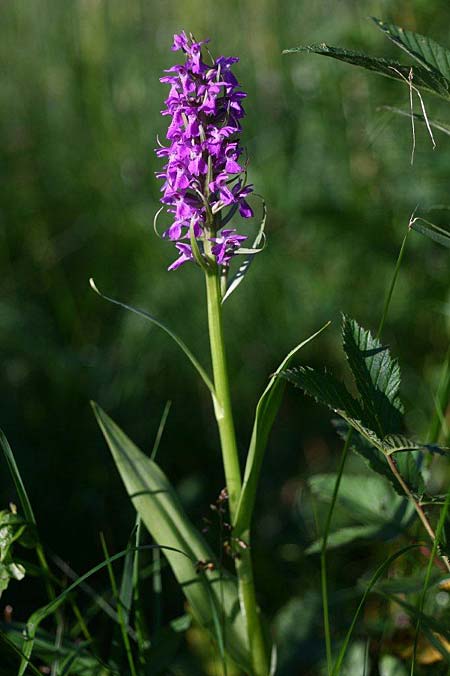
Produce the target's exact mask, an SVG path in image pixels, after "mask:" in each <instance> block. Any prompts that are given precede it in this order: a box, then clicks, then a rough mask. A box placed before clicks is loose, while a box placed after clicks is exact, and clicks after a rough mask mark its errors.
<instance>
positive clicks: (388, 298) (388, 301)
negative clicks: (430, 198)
mask: <svg viewBox="0 0 450 676" xmlns="http://www.w3.org/2000/svg"><path fill="white" fill-rule="evenodd" d="M411 218H412V217H411ZM410 232H411V228H410V227H408V230H407V231H406V235H405V236H404V238H403V241H402V244H401V247H400V251H399V253H398V257H397V263H396V264H395V268H394V274H393V276H392V281H391V285H390V287H389V291H388V293H387V296H386V300H385V303H384V308H383V314H382V316H381V320H380V324H379V326H378V331H377V336H376V337H377V339H378V340H379V339H380V336H381V334H382V332H383V329H384V323H385V321H386V317H387V315H388V312H389V307H390V305H391V300H392V296H393V294H394V289H395V285H396V283H397V277H398V273H399V272H400V266H401V264H402V260H403V254H404V252H405V246H406V240H407V239H408V236H409V233H410Z"/></svg>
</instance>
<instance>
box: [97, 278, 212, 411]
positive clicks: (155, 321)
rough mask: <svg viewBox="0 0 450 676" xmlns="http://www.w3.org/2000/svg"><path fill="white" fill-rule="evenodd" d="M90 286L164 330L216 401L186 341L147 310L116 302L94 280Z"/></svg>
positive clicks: (105, 297)
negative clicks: (181, 351) (100, 289)
mask: <svg viewBox="0 0 450 676" xmlns="http://www.w3.org/2000/svg"><path fill="white" fill-rule="evenodd" d="M89 284H90V285H91V288H92V289H93V290H94V291H95V293H96V294H98V295H99V296H100V297H101V298H103V299H104V300H107V301H109V302H110V303H113V305H118V306H119V307H122V308H124V309H125V310H129V311H130V312H134V314H136V315H139V317H143V318H144V319H147V320H148V321H150V322H151V323H152V324H154V325H155V326H157V327H158V328H160V329H162V330H163V331H164V332H165V333H167V335H168V336H170V337H171V338H172V340H173V341H174V342H175V343H176V344H177V345H178V347H180V348H181V349H182V350H183V352H184V354H185V355H186V357H187V358H188V359H189V361H190V362H191V364H192V366H193V367H194V368H195V370H196V371H197V373H198V374H199V376H200V377H201V379H202V380H203V382H204V383H205V385H206V387H207V388H208V390H209V391H210V392H211V395H212V397H213V399H215V391H214V385H213V384H212V382H211V379H210V378H209V376H208V374H207V373H206V371H205V369H204V368H203V366H202V365H201V364H200V362H199V361H198V359H197V357H195V356H194V354H193V353H192V352H191V350H190V349H189V348H188V346H187V345H186V343H184V341H183V340H181V338H179V336H177V334H176V333H174V332H173V331H172V330H171V329H169V327H168V326H166V325H165V324H163V323H162V322H160V321H159V319H156V317H153V315H151V314H149V313H148V312H146V311H145V310H140V309H138V308H135V307H132V306H131V305H128V304H127V303H122V301H120V300H116V299H115V298H110V297H109V296H106V295H105V294H104V293H102V292H101V291H99V289H98V288H97V286H96V285H95V282H94V280H93V279H92V278H91V279H90V280H89Z"/></svg>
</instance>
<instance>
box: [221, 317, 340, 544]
mask: <svg viewBox="0 0 450 676" xmlns="http://www.w3.org/2000/svg"><path fill="white" fill-rule="evenodd" d="M330 323H331V322H327V323H326V324H324V326H322V328H321V329H319V330H318V331H316V333H314V334H313V335H312V336H309V338H307V339H306V340H304V341H302V342H301V343H300V344H299V345H297V346H296V347H295V348H294V349H293V350H291V352H289V354H288V355H287V356H286V358H285V359H284V360H283V361H282V362H281V364H280V365H279V367H278V368H277V370H276V371H275V373H274V374H273V376H272V377H271V379H270V381H269V384H268V385H267V387H266V389H265V390H264V392H263V394H262V396H261V398H260V400H259V401H258V405H257V407H256V415H255V422H254V424H253V431H252V436H251V440H250V447H249V451H248V456H247V462H246V465H245V474H244V482H243V485H242V492H241V497H240V499H239V504H238V508H237V512H236V519H235V523H234V529H235V535H236V536H239V535H240V534H241V533H242V532H244V531H245V530H246V529H247V528H249V526H250V520H251V515H252V511H253V506H254V503H255V498H256V489H257V485H258V478H259V474H260V471H261V465H262V461H263V458H264V451H265V448H266V445H267V440H268V437H269V433H270V430H271V429H272V425H273V422H274V420H275V416H276V414H277V411H278V409H279V407H280V404H281V398H282V396H283V390H284V384H285V383H284V382H283V379H282V378H281V377H280V375H281V374H282V372H284V370H285V369H286V368H287V367H288V366H289V364H290V362H291V360H292V358H293V357H294V355H295V354H296V353H297V352H298V351H299V350H301V348H302V347H305V345H307V344H308V343H310V342H311V341H312V340H314V338H317V336H319V335H320V334H321V333H322V331H324V330H325V329H326V328H327V327H328V326H329V325H330Z"/></svg>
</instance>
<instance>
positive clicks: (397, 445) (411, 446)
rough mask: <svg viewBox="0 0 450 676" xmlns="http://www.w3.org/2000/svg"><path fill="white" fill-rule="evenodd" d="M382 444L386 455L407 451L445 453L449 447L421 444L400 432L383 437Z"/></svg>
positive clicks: (448, 450) (449, 450)
mask: <svg viewBox="0 0 450 676" xmlns="http://www.w3.org/2000/svg"><path fill="white" fill-rule="evenodd" d="M383 446H384V448H385V451H386V454H387V455H392V454H393V453H405V452H408V451H421V452H422V453H436V454H437V455H446V454H447V453H449V452H450V449H449V448H447V447H445V446H439V444H421V443H420V442H418V441H414V440H413V439H410V438H409V437H405V436H404V435H402V434H389V435H387V436H386V437H384V439H383Z"/></svg>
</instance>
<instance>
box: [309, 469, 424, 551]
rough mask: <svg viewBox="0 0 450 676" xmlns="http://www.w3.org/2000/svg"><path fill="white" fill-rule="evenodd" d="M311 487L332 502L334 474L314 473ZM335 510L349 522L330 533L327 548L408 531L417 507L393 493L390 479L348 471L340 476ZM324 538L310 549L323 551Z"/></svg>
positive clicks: (310, 483) (391, 536)
mask: <svg viewBox="0 0 450 676" xmlns="http://www.w3.org/2000/svg"><path fill="white" fill-rule="evenodd" d="M308 483H309V486H310V488H311V491H312V493H313V495H315V496H316V497H317V499H318V500H320V501H323V502H327V503H330V502H331V500H332V497H333V491H334V486H335V483H336V475H335V474H315V475H314V476H312V477H310V479H309V481H308ZM336 509H337V510H338V511H339V512H341V513H342V514H343V517H344V518H345V521H346V523H347V524H348V525H346V526H343V527H342V526H340V527H339V528H338V529H337V530H335V531H334V532H331V533H330V534H329V536H328V539H327V548H330V549H332V548H336V547H341V546H343V545H346V544H349V543H350V542H353V541H355V540H361V539H364V540H389V539H391V538H394V537H398V536H399V535H401V534H403V533H405V532H406V529H407V528H408V526H409V525H410V523H411V520H412V518H413V516H414V508H413V506H412V505H411V503H409V502H408V501H407V500H406V499H405V498H401V497H400V496H397V495H393V494H392V489H391V488H390V486H389V484H388V483H387V481H385V479H384V478H382V477H381V476H378V475H376V474H373V475H370V476H366V475H359V474H348V475H344V476H343V477H342V478H341V482H340V487H339V493H338V497H337V502H336ZM321 547H322V539H320V540H317V541H316V542H314V543H313V544H312V545H310V546H309V547H308V549H307V552H308V553H310V554H313V553H318V552H320V551H321Z"/></svg>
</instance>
